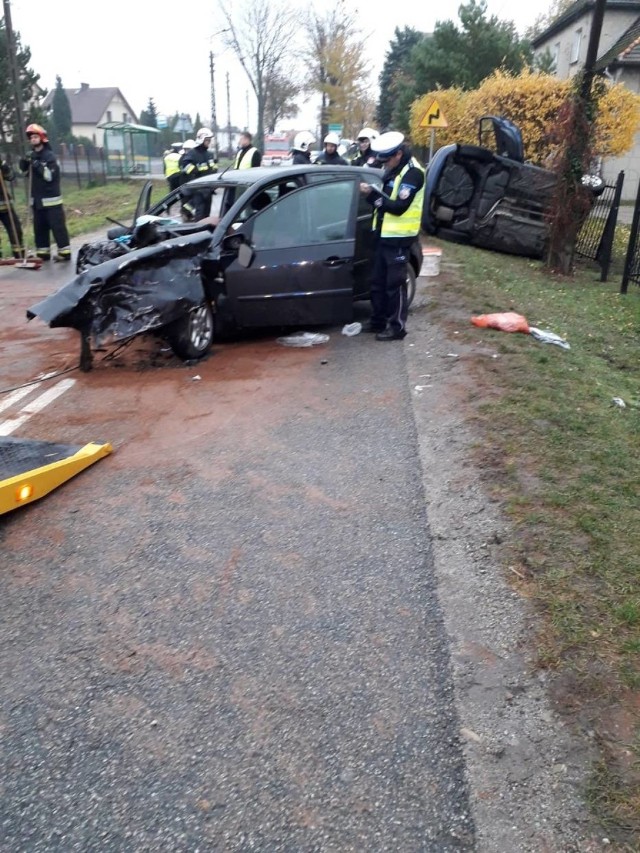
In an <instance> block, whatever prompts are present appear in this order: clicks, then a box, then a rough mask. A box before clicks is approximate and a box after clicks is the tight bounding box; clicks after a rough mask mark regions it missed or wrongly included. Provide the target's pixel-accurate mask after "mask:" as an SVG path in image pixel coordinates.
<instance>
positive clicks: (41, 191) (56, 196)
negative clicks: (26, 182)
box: [19, 142, 62, 210]
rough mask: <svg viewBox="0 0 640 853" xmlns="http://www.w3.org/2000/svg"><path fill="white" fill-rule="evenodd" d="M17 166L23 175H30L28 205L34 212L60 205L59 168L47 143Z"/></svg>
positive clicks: (21, 160) (22, 159)
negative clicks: (29, 204)
mask: <svg viewBox="0 0 640 853" xmlns="http://www.w3.org/2000/svg"><path fill="white" fill-rule="evenodd" d="M19 166H20V171H21V172H23V173H24V174H25V175H26V174H28V173H29V172H30V173H31V176H30V181H31V200H30V203H31V205H32V206H33V207H34V208H35V209H36V210H42V209H44V208H49V207H58V206H60V205H61V204H62V196H61V194H60V166H59V165H58V161H57V160H56V156H55V154H54V153H53V151H52V150H51V144H50V143H49V142H45V143H44V144H43V146H42V148H41V149H40V150H39V151H36V150H35V149H34V150H33V151H31V152H30V154H28V155H27V156H26V157H22V158H21V159H20V163H19Z"/></svg>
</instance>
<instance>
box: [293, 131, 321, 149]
mask: <svg viewBox="0 0 640 853" xmlns="http://www.w3.org/2000/svg"><path fill="white" fill-rule="evenodd" d="M315 141H316V140H315V138H314V136H313V134H312V133H309V131H308V130H301V131H300V133H296V135H295V136H294V138H293V145H292V146H291V147H292V148H293V150H294V151H302V152H306V151H308V150H309V149H310V148H311V146H312V145H313V143H314V142H315Z"/></svg>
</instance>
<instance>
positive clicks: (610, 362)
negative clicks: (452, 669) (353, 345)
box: [436, 229, 640, 850]
mask: <svg viewBox="0 0 640 853" xmlns="http://www.w3.org/2000/svg"><path fill="white" fill-rule="evenodd" d="M627 234H628V229H627ZM623 239H624V237H621V238H620V242H622V240H623ZM439 245H441V247H442V249H443V260H444V261H448V262H452V263H455V264H457V265H460V266H457V267H456V268H455V269H456V276H455V278H456V280H454V281H452V280H451V278H450V277H449V276H447V281H446V284H445V285H443V286H444V287H446V289H447V291H448V293H447V297H446V302H447V303H448V304H451V301H452V298H453V300H454V301H455V302H457V306H456V311H457V310H458V309H461V310H462V311H463V312H466V313H467V314H468V316H469V318H470V317H471V316H472V315H474V314H483V313H490V312H499V311H517V312H519V313H521V314H524V315H525V317H526V318H527V319H528V321H529V324H530V325H533V326H537V327H538V328H542V329H550V330H551V331H553V332H556V333H557V334H559V335H561V336H562V337H564V338H566V339H567V340H568V341H569V342H570V345H571V349H570V350H569V351H565V350H563V349H561V348H559V347H557V346H553V345H545V344H541V343H538V342H537V341H535V340H534V339H533V338H532V337H531V336H530V335H523V334H506V333H504V332H499V331H493V330H488V329H477V328H475V327H473V326H471V325H469V327H468V328H466V329H464V330H462V331H460V332H459V334H460V335H461V336H462V337H463V338H464V339H465V340H466V341H467V342H468V343H470V344H472V345H473V344H476V343H477V342H478V340H482V342H483V343H486V342H488V341H489V340H490V341H491V342H492V343H493V344H494V345H495V347H496V353H497V355H498V357H497V358H494V359H491V360H490V364H488V365H487V362H488V361H489V360H487V359H478V363H477V364H472V369H473V370H474V371H475V372H476V374H477V378H478V389H486V393H485V394H484V402H482V403H481V404H480V405H479V406H478V408H477V415H476V420H477V425H478V427H479V428H480V431H481V435H482V442H481V443H480V444H479V446H478V447H477V448H476V451H477V455H478V462H479V464H480V466H481V469H482V470H483V471H484V472H485V474H486V481H487V488H488V489H489V493H490V494H491V495H492V496H493V497H496V498H497V499H499V500H500V502H501V505H502V506H503V507H504V509H505V512H506V513H507V514H508V516H509V518H510V520H511V522H512V525H513V537H512V539H511V542H510V544H509V545H508V546H507V550H506V552H505V563H506V565H507V566H508V567H509V569H510V570H511V571H509V572H508V574H509V576H510V578H511V579H512V580H514V581H515V582H516V584H517V585H518V586H519V588H520V589H521V591H522V592H523V594H525V595H527V596H528V597H530V598H531V599H532V601H533V602H534V603H535V605H536V606H537V608H538V612H539V613H540V615H541V617H542V618H541V622H540V628H539V631H538V636H537V637H536V638H532V641H535V643H536V647H537V659H538V662H539V665H540V666H541V667H545V668H551V669H553V670H555V671H556V672H557V676H558V678H557V682H558V683H559V684H561V685H563V689H562V691H561V695H556V697H555V698H556V699H557V700H558V701H559V703H560V705H561V707H562V708H563V709H564V710H565V711H567V712H568V713H569V714H571V715H573V717H574V720H576V722H578V723H579V724H580V725H582V726H583V727H584V728H586V729H587V730H593V731H594V732H595V736H596V742H597V743H598V744H599V746H600V747H601V755H602V760H601V763H600V764H599V765H598V767H597V768H595V769H594V774H593V779H592V780H591V783H590V786H589V797H590V801H591V803H592V804H593V807H594V809H595V811H596V812H597V814H598V816H599V817H600V819H601V820H603V822H604V823H605V824H606V825H607V826H610V827H612V833H613V831H614V830H617V832H618V840H619V841H620V843H623V844H631V845H632V846H631V847H628V848H627V847H625V848H623V849H633V850H640V288H639V287H638V286H637V285H635V284H631V285H630V291H629V293H628V294H627V295H626V296H621V295H620V294H619V286H620V276H619V275H615V276H613V280H612V281H611V282H610V283H604V284H603V283H600V282H599V280H598V279H599V270H597V269H595V267H594V268H588V267H586V266H582V267H579V268H578V270H577V272H576V275H575V277H572V278H566V277H560V276H555V275H552V274H549V273H548V272H547V271H546V270H545V269H544V267H543V265H542V264H541V263H540V262H537V261H530V260H526V259H522V258H515V257H510V256H507V255H500V254H498V253H492V252H488V251H482V250H478V249H470V248H468V247H465V246H459V245H455V244H451V243H440V244H439ZM616 267H617V265H616ZM444 269H445V270H446V266H445V268H444ZM452 290H453V293H451V291H452ZM436 310H437V311H439V313H441V307H440V308H439V309H436ZM614 398H621V399H622V400H624V402H625V404H626V406H625V408H620V407H619V406H618V405H616V403H614V402H613V401H614ZM612 720H615V723H616V724H615V725H613V723H612V722H611V721H612ZM614 837H615V833H614Z"/></svg>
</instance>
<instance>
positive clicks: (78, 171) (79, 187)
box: [73, 145, 82, 190]
mask: <svg viewBox="0 0 640 853" xmlns="http://www.w3.org/2000/svg"><path fill="white" fill-rule="evenodd" d="M73 159H74V161H75V164H76V179H77V181H78V189H79V190H81V189H82V181H81V180H80V166H79V165H78V146H77V145H74V146H73Z"/></svg>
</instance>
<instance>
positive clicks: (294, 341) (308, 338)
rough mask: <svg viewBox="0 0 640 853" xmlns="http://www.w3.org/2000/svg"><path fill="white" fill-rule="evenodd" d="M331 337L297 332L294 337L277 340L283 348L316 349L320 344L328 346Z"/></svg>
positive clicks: (289, 336) (287, 336) (288, 336)
mask: <svg viewBox="0 0 640 853" xmlns="http://www.w3.org/2000/svg"><path fill="white" fill-rule="evenodd" d="M328 340H329V335H321V334H318V333H316V332H297V333H296V334H294V335H286V336H285V337H284V338H276V343H278V344H282V346H283V347H315V346H317V345H318V344H326V343H327V341H328Z"/></svg>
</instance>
